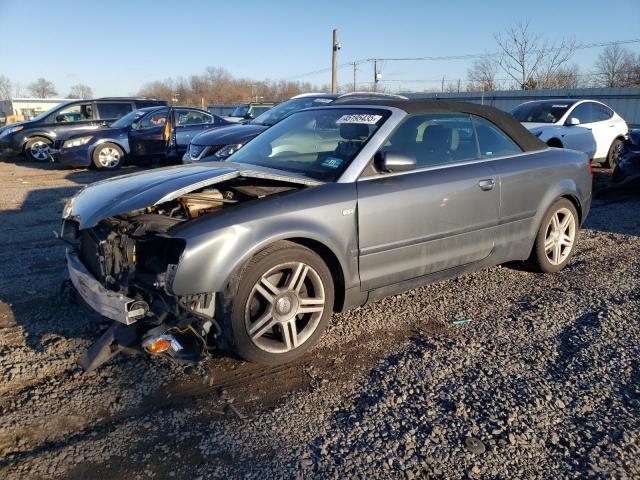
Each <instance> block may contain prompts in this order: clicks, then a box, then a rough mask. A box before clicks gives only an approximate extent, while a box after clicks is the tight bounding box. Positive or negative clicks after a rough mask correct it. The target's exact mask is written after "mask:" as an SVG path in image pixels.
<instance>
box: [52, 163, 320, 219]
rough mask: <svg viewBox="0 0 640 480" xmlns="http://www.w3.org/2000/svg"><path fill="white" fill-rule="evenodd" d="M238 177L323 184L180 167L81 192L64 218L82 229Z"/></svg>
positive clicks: (266, 172) (276, 173)
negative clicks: (75, 221) (77, 223)
mask: <svg viewBox="0 0 640 480" xmlns="http://www.w3.org/2000/svg"><path fill="white" fill-rule="evenodd" d="M236 177H249V178H266V179H272V180H279V181H284V182H290V183H295V184H302V185H319V184H321V183H322V182H319V181H318V180H315V179H312V178H308V177H305V176H303V175H298V174H293V173H290V172H285V171H282V170H276V169H272V168H266V167H260V166H257V165H250V164H239V163H231V162H209V163H207V164H204V165H198V164H196V165H179V166H175V167H167V168H159V169H155V170H152V171H148V172H139V173H132V174H129V175H123V176H121V177H117V178H112V179H109V180H103V181H101V182H97V183H94V184H92V185H89V186H87V187H85V188H83V189H82V190H80V191H79V192H78V193H77V194H76V195H75V196H74V197H73V198H71V199H70V200H69V201H68V202H67V205H66V206H65V208H64V212H63V218H74V219H76V220H77V221H78V222H79V224H80V229H84V228H89V227H92V226H94V225H96V224H97V223H98V222H99V221H100V220H104V219H105V218H109V217H113V216H115V215H119V214H123V213H126V212H131V211H134V210H140V209H143V208H146V207H150V206H153V205H158V204H161V203H164V202H168V201H170V200H174V199H176V198H178V197H179V196H181V195H184V194H185V193H188V192H191V191H194V190H197V189H200V188H204V187H207V186H210V185H215V184H217V183H220V182H224V181H227V180H230V179H232V178H236Z"/></svg>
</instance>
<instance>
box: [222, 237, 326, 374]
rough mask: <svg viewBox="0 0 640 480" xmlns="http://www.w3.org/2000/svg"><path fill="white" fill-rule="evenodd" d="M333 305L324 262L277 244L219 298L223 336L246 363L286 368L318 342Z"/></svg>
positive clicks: (295, 246)
mask: <svg viewBox="0 0 640 480" xmlns="http://www.w3.org/2000/svg"><path fill="white" fill-rule="evenodd" d="M333 301H334V286H333V278H332V276H331V272H330V270H329V268H328V267H327V265H326V264H325V263H324V261H323V260H322V259H321V258H320V257H319V256H318V255H317V254H316V253H315V252H313V251H312V250H310V249H308V248H305V247H303V246H300V245H298V244H296V243H293V242H288V241H283V242H278V243H276V244H274V245H272V246H270V247H268V248H266V249H265V250H263V251H262V252H260V253H258V254H257V255H255V256H254V257H253V258H252V259H251V260H249V262H248V263H247V264H245V266H244V267H242V268H241V269H240V271H239V272H238V273H237V274H236V275H235V276H234V279H233V280H232V281H231V282H230V285H229V287H228V289H227V291H226V292H225V293H224V294H222V295H221V298H220V304H219V306H220V307H221V308H220V310H219V311H221V318H220V320H221V324H222V330H223V334H224V336H225V339H226V341H227V343H228V345H229V346H230V347H231V349H232V350H234V351H235V352H236V353H237V354H238V355H240V356H241V357H242V358H243V359H245V360H247V361H250V362H255V363H261V364H265V365H278V364H282V363H286V362H289V361H291V360H293V359H294V358H297V357H299V356H300V355H302V354H303V353H305V352H306V351H307V350H309V349H310V348H311V347H312V346H313V345H314V344H315V343H316V342H317V341H318V339H319V338H320V336H321V335H322V333H323V332H324V330H325V328H326V325H327V323H328V321H329V317H330V316H331V312H332V310H333Z"/></svg>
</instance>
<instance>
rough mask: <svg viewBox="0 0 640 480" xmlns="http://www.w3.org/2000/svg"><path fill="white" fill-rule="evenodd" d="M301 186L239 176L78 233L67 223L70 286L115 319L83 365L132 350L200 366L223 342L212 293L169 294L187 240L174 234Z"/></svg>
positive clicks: (74, 223)
mask: <svg viewBox="0 0 640 480" xmlns="http://www.w3.org/2000/svg"><path fill="white" fill-rule="evenodd" d="M303 187H304V185H302V184H295V183H289V182H285V181H280V180H273V179H265V178H249V177H236V178H233V179H231V180H227V181H224V182H221V183H218V184H215V185H213V186H206V187H201V188H196V189H194V190H192V191H191V190H189V191H186V192H184V193H181V194H180V195H179V196H176V197H175V198H173V199H170V200H168V201H165V202H162V203H158V204H156V205H151V206H148V207H145V208H143V209H139V210H135V211H131V212H126V213H124V214H119V215H116V216H113V217H109V218H106V219H104V220H101V221H99V222H98V223H97V224H96V225H94V226H92V227H90V228H85V229H80V228H79V223H78V222H77V221H75V220H74V219H73V218H67V219H66V220H65V221H64V223H63V229H62V233H61V238H62V239H63V240H65V241H66V242H67V243H69V244H70V245H71V246H72V249H70V250H69V251H68V253H67V263H68V265H69V272H70V277H71V282H72V283H73V285H74V287H75V288H76V290H77V291H78V292H79V293H80V295H81V296H82V297H83V299H84V300H85V301H86V302H87V303H88V304H89V305H90V306H91V307H93V309H94V310H96V311H98V312H99V313H101V314H102V315H104V316H107V317H109V318H111V319H113V320H116V323H115V324H114V325H113V326H112V327H111V328H110V329H109V330H108V331H107V332H106V333H105V334H104V335H103V337H102V338H101V339H100V340H99V341H98V342H97V343H96V344H95V345H93V346H92V347H91V348H90V349H89V350H88V351H87V352H86V353H85V354H84V355H83V356H82V357H81V359H80V361H79V363H80V364H81V366H82V367H83V368H84V369H85V370H93V369H95V368H97V367H98V366H99V365H101V364H102V363H104V362H105V361H107V360H109V359H110V358H112V357H113V356H114V355H115V354H117V353H118V352H120V351H128V350H135V351H146V352H147V353H151V354H163V355H165V356H169V357H171V358H172V359H174V360H177V361H179V362H187V363H198V362H200V361H201V360H202V358H203V356H204V355H206V353H207V351H208V349H209V348H210V347H211V346H212V345H213V346H216V345H217V344H219V343H220V340H221V328H220V325H219V324H218V322H217V321H216V319H215V300H216V299H215V292H202V293H199V294H197V295H187V296H177V295H175V294H173V293H172V292H171V289H170V288H169V285H170V277H171V275H172V274H173V272H174V271H175V269H176V268H177V265H178V263H179V260H180V256H181V255H182V253H183V251H184V249H185V246H186V243H185V241H184V240H182V239H179V238H172V237H171V236H170V234H169V232H171V230H172V229H173V228H175V227H176V226H177V225H180V224H183V223H184V222H188V221H191V220H194V219H197V218H202V217H205V216H212V215H218V214H220V213H222V212H224V211H225V210H226V209H228V208H234V207H236V206H238V205H240V204H243V203H247V202H253V201H259V200H260V199H262V198H265V197H268V196H271V195H276V194H286V193H287V192H290V191H294V190H298V189H300V188H303ZM85 269H86V270H85ZM105 298H107V299H108V304H107V305H105V302H106V301H105ZM217 346H220V345H217Z"/></svg>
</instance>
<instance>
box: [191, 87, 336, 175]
mask: <svg viewBox="0 0 640 480" xmlns="http://www.w3.org/2000/svg"><path fill="white" fill-rule="evenodd" d="M336 98H338V95H336V94H332V93H305V94H302V95H298V96H296V97H293V98H292V99H290V100H287V101H286V102H282V103H281V104H279V105H276V106H275V107H273V108H270V109H269V110H267V111H266V112H264V113H263V114H262V115H260V116H258V117H256V118H254V119H253V120H251V121H250V122H248V123H246V124H241V125H231V126H228V127H225V128H220V129H217V130H215V131H212V132H203V133H201V134H200V135H197V136H196V137H194V138H193V140H191V144H190V145H189V148H188V150H187V152H186V153H185V155H184V157H183V158H182V162H183V163H194V162H199V161H220V160H224V159H226V158H227V157H228V156H229V155H231V154H233V153H234V152H236V151H237V150H238V149H239V148H241V147H242V146H243V145H245V144H246V143H247V142H248V141H249V140H251V139H252V138H254V137H256V136H257V135H258V134H259V133H262V132H264V131H265V130H266V129H267V128H269V127H271V126H272V125H274V124H276V123H277V122H279V121H280V120H282V119H283V118H284V117H286V116H287V115H289V114H290V113H293V112H295V111H298V110H301V109H303V108H309V107H319V106H322V105H326V104H328V103H331V102H333V101H334V100H335V99H336Z"/></svg>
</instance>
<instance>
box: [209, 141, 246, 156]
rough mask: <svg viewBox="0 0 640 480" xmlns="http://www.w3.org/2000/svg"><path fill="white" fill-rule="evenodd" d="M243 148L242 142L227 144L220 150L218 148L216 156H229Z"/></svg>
mask: <svg viewBox="0 0 640 480" xmlns="http://www.w3.org/2000/svg"><path fill="white" fill-rule="evenodd" d="M241 148H242V143H232V144H230V145H225V146H224V147H222V148H221V149H220V150H218V151H217V152H216V153H215V154H214V156H216V157H218V158H223V159H224V158H227V157H230V156H231V155H233V154H234V153H236V152H237V151H238V150H240V149H241Z"/></svg>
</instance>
